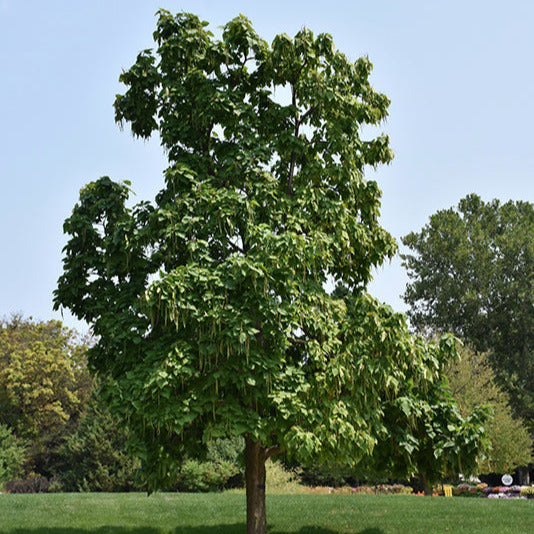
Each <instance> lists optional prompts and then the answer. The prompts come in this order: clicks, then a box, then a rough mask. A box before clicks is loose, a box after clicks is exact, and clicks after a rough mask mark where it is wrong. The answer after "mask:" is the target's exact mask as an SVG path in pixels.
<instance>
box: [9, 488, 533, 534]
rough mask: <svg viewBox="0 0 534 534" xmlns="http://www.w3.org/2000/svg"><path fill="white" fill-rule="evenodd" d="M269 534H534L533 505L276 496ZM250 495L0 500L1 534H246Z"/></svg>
mask: <svg viewBox="0 0 534 534" xmlns="http://www.w3.org/2000/svg"><path fill="white" fill-rule="evenodd" d="M267 522H268V525H269V534H290V533H298V534H307V533H309V534H341V533H352V534H356V533H358V534H390V533H403V534H416V533H424V534H429V533H457V532H461V533H464V532H466V533H475V532H476V533H489V534H491V533H495V534H497V533H498V534H504V533H510V534H522V533H525V534H527V533H528V534H531V533H532V532H534V501H526V500H490V499H466V498H452V499H445V498H442V497H441V498H424V497H413V496H395V495H392V496H388V495H378V496H374V495H358V496H356V495H271V496H268V497H267ZM244 531H245V498H244V495H240V494H235V493H234V494H232V493H222V494H168V493H166V494H156V495H152V496H150V497H147V496H146V495H144V494H134V493H130V494H95V493H93V494H91V493H86V494H83V493H82V494H37V495H12V494H4V495H0V533H2V534H240V533H244Z"/></svg>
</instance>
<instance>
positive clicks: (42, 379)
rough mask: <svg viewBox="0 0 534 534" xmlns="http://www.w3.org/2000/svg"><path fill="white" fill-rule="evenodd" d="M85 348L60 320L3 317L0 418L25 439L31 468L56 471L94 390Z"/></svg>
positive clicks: (46, 473)
mask: <svg viewBox="0 0 534 534" xmlns="http://www.w3.org/2000/svg"><path fill="white" fill-rule="evenodd" d="M85 349H86V344H85V343H84V340H82V339H79V338H78V336H77V334H76V333H75V332H74V331H73V330H70V329H68V328H65V327H64V326H63V325H62V324H61V322H59V321H47V322H36V321H33V320H32V319H31V318H30V319H23V318H22V317H21V316H18V315H15V316H13V317H11V318H10V319H3V320H1V321H0V424H4V425H6V426H7V427H8V428H9V429H10V430H11V431H12V432H13V434H14V435H15V436H17V438H19V439H22V440H25V442H26V452H25V463H24V473H25V474H29V473H31V472H36V473H39V474H41V475H44V476H52V474H53V472H54V469H55V463H56V461H57V448H58V447H59V445H60V444H61V442H62V440H63V439H64V436H65V435H67V434H68V433H69V432H70V431H71V430H72V429H73V428H74V427H75V426H76V423H77V420H78V418H79V416H80V413H81V412H82V411H83V407H84V404H85V402H86V400H87V399H88V396H89V393H90V390H91V377H90V375H89V373H88V371H87V368H86V363H85Z"/></svg>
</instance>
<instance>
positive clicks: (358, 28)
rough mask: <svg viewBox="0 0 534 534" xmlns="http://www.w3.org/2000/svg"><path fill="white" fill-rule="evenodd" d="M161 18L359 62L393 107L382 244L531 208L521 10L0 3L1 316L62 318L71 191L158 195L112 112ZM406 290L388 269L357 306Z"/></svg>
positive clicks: (526, 56)
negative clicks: (451, 213)
mask: <svg viewBox="0 0 534 534" xmlns="http://www.w3.org/2000/svg"><path fill="white" fill-rule="evenodd" d="M159 7H163V8H165V9H168V10H170V11H182V10H184V11H192V12H194V13H197V14H198V15H199V16H201V17H202V18H204V19H206V20H208V21H209V22H210V23H211V24H212V25H213V27H214V28H216V27H217V26H221V25H222V24H224V23H225V22H226V21H228V20H229V19H230V18H232V17H234V16H235V15H237V14H239V13H243V14H244V15H246V16H247V17H249V18H250V19H251V20H252V22H253V24H254V27H255V28H256V30H257V31H258V33H259V34H260V35H261V36H262V37H264V38H265V39H267V40H269V41H270V40H272V38H273V37H274V36H275V35H276V34H277V33H283V32H285V33H288V34H289V35H291V36H292V35H294V34H295V33H296V32H297V31H298V30H299V29H300V28H302V27H303V26H306V27H308V28H310V29H311V30H312V31H314V32H315V33H320V32H328V33H330V34H332V35H333V37H334V41H335V43H336V45H337V47H338V48H339V49H340V50H341V51H343V52H344V53H345V54H346V55H347V56H348V57H350V58H351V59H354V60H355V59H357V58H358V57H359V56H361V55H368V56H369V58H370V59H371V61H372V63H373V64H374V73H373V77H372V82H373V85H374V86H375V88H376V89H377V90H379V91H381V92H384V93H386V94H387V95H388V96H389V97H390V99H391V101H392V104H391V108H390V118H389V120H388V122H387V123H386V124H385V125H384V127H383V130H384V131H386V132H387V133H389V135H390V136H391V141H392V147H393V149H394V151H395V154H396V157H395V160H394V161H393V163H392V164H391V165H390V166H389V167H387V168H383V169H379V170H378V172H377V173H376V174H373V175H372V178H373V179H376V180H377V181H378V183H379V186H380V188H381V189H382V191H383V202H382V222H383V225H384V226H385V227H386V228H387V229H388V230H389V231H390V232H391V233H392V234H393V235H394V236H395V237H396V238H400V237H401V236H403V235H405V234H406V233H408V232H410V231H413V230H419V229H420V228H421V227H422V226H423V225H424V224H425V223H426V221H427V220H428V217H429V216H430V215H431V214H432V213H434V212H435V211H436V210H438V209H442V208H448V207H450V206H453V205H456V204H457V202H458V200H459V199H460V198H462V197H464V196H465V195H466V194H468V193H472V192H475V193H478V194H479V195H481V196H482V198H483V199H485V200H490V199H492V198H499V199H501V200H503V201H504V200H508V199H514V200H519V199H522V200H528V201H531V202H532V201H534V149H533V134H532V126H533V124H534V68H533V67H534V31H533V28H534V2H533V1H531V0H523V1H520V0H509V1H508V2H502V1H498V2H497V1H491V0H486V1H478V0H463V1H457V0H448V1H440V0H435V1H428V0H418V1H403V0H389V1H385V0H384V1H381V0H374V1H372V2H370V1H359V0H351V1H349V0H347V1H336V0H330V1H328V2H324V1H321V2H319V1H312V0H307V1H300V0H298V1H289V0H285V1H279V0H272V1H270V2H267V1H261V2H255V1H237V0H235V1H234V0H226V1H214V0H213V1H208V0H204V1H202V0H197V1H171V0H167V1H164V0H160V1H158V2H153V1H151V0H144V1H141V0H102V1H99V0H92V1H85V2H82V1H73V0H62V1H60V0H47V1H30V0H0V65H1V67H0V68H1V70H0V125H1V130H0V155H1V157H0V179H1V192H0V228H1V233H0V236H1V237H0V240H1V248H0V250H1V252H0V254H1V256H0V258H1V261H0V316H6V315H9V314H11V313H12V312H21V313H23V314H24V315H26V316H29V315H31V316H33V317H34V318H36V319H43V320H46V319H49V318H52V317H56V318H60V315H59V314H57V313H53V312H52V291H53V290H54V288H55V284H56V280H57V278H58V276H59V275H60V273H61V249H62V247H63V246H64V244H65V237H64V236H63V234H62V223H63V220H64V219H65V218H66V217H67V216H68V215H69V213H70V211H71V209H72V207H73V205H74V203H75V202H76V200H77V197H78V192H79V190H80V188H81V187H82V186H83V185H84V184H85V183H87V182H89V181H91V180H94V179H96V178H98V177H100V176H103V175H109V176H110V177H112V178H113V179H117V180H131V181H132V187H133V189H134V190H135V191H136V192H137V198H138V199H139V200H141V199H151V198H152V197H153V195H154V193H155V192H156V191H157V190H158V189H159V188H160V186H161V184H162V171H163V169H164V167H165V159H164V157H163V155H162V152H161V150H160V148H159V145H158V143H157V141H155V142H148V143H145V142H142V141H136V140H134V139H133V138H132V137H131V136H130V135H129V134H128V133H127V132H126V131H124V132H121V131H120V130H119V128H118V127H117V126H116V125H115V123H114V119H113V108H112V104H113V100H114V96H115V94H116V93H118V92H121V91H122V89H121V86H120V84H119V83H118V76H119V74H120V72H121V69H123V68H124V69H126V68H128V67H129V66H130V65H131V64H132V63H133V62H134V60H135V57H136V55H137V53H138V52H139V51H140V50H142V49H145V48H150V47H151V46H152V31H153V29H154V26H155V17H154V13H155V12H156V10H157V9H158V8H159ZM405 283H406V276H405V274H404V272H403V269H402V267H401V266H400V262H399V261H398V260H394V261H393V262H392V263H391V264H389V265H387V266H385V267H384V268H382V269H381V270H380V271H379V272H378V273H377V274H376V280H375V282H374V283H373V285H372V287H371V292H372V293H373V294H374V295H375V296H376V297H378V298H380V299H381V300H384V301H386V302H388V303H389V304H391V305H392V306H393V307H394V308H395V309H397V310H403V309H404V305H403V303H402V300H401V299H400V298H399V295H401V294H402V292H403V291H404V286H405ZM64 320H65V323H66V324H67V325H69V326H75V327H79V328H80V327H83V325H81V324H79V323H77V321H75V320H74V319H73V318H72V317H70V316H69V315H68V314H65V316H64Z"/></svg>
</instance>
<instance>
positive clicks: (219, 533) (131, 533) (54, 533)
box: [0, 523, 384, 534]
mask: <svg viewBox="0 0 534 534" xmlns="http://www.w3.org/2000/svg"><path fill="white" fill-rule="evenodd" d="M165 531H167V529H165ZM245 531H246V527H245V524H244V523H237V524H234V525H214V526H196V527H177V528H176V529H175V530H173V531H172V534H244V532H245ZM267 531H268V533H269V534H290V533H289V532H288V531H286V530H272V529H270V528H269V527H268V528H267ZM0 534H164V531H163V530H161V529H159V528H151V527H111V526H110V527H98V528H88V529H84V528H74V529H73V528H64V527H41V528H15V529H8V530H3V529H1V528H0ZM291 534H339V531H337V530H330V529H328V528H323V527H302V528H301V529H300V530H299V531H297V532H294V531H291ZM357 534H384V531H383V530H381V529H379V528H366V529H364V530H360V531H359V532H358V533H357Z"/></svg>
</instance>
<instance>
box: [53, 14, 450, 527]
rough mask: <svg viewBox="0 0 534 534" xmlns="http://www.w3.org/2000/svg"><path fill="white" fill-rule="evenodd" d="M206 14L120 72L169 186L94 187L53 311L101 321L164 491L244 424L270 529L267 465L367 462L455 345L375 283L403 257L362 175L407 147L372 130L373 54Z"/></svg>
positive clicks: (112, 379)
mask: <svg viewBox="0 0 534 534" xmlns="http://www.w3.org/2000/svg"><path fill="white" fill-rule="evenodd" d="M206 26H207V23H205V22H201V21H200V20H199V19H198V18H197V17H195V16H193V15H190V14H185V13H182V14H178V15H176V16H173V15H171V14H170V13H168V12H166V11H160V12H159V19H158V23H157V29H156V31H155V33H154V38H155V41H156V44H157V49H156V50H155V51H151V50H146V51H144V52H142V53H141V54H139V56H138V57H137V61H136V62H135V64H134V65H133V66H132V67H131V68H130V69H129V70H128V71H126V72H123V74H122V75H121V77H120V80H121V81H122V83H124V84H125V85H126V87H127V89H126V91H125V92H124V94H122V95H119V96H117V99H116V101H115V111H116V120H117V121H118V122H119V123H121V124H122V123H128V124H129V125H130V126H131V129H132V132H133V134H134V135H135V136H138V137H141V138H148V137H149V136H150V135H151V134H152V133H154V132H157V133H158V134H159V136H160V139H161V143H162V146H163V148H164V149H165V151H166V154H167V155H168V159H169V167H168V169H167V170H166V173H165V185H164V187H163V189H162V190H161V191H160V192H159V194H158V195H157V196H156V199H155V202H153V203H148V202H141V203H139V204H137V205H135V206H133V207H132V206H130V205H129V204H128V202H127V200H128V196H129V193H130V190H129V186H130V184H129V183H117V182H114V181H112V180H110V179H109V178H101V179H100V180H98V181H96V182H93V183H91V184H89V185H87V186H86V187H85V188H84V189H82V191H81V193H80V200H79V202H78V203H77V204H76V206H75V207H74V210H73V213H72V215H71V216H70V217H69V218H68V219H67V220H66V222H65V226H64V229H65V232H66V233H67V234H68V235H69V236H70V237H69V241H68V243H67V245H66V247H65V258H64V274H63V275H62V276H61V278H60V280H59V286H58V289H57V290H56V292H55V306H56V307H59V306H64V307H67V308H70V309H71V310H72V312H73V313H74V314H75V315H76V316H77V317H79V318H81V319H84V320H86V321H87V322H88V323H90V324H91V325H92V328H93V331H94V334H95V335H96V337H97V340H98V341H97V343H96V344H95V346H94V347H93V348H92V349H91V351H90V355H89V361H90V365H91V367H92V369H93V371H95V372H96V373H98V374H100V375H101V376H102V377H103V379H105V380H106V381H107V382H106V383H107V387H106V388H105V390H104V395H106V396H107V399H108V402H109V404H110V406H111V408H112V410H113V411H114V412H115V413H116V414H118V415H119V416H120V417H121V418H122V419H123V420H124V421H127V423H128V426H129V428H130V431H131V435H132V439H131V442H130V446H131V449H132V451H133V452H134V453H136V454H137V455H138V456H139V457H140V458H141V459H142V461H143V466H144V467H143V468H144V473H145V476H146V480H147V482H148V484H149V488H155V487H157V486H158V484H161V483H162V482H163V483H164V481H165V480H166V478H168V477H169V476H171V475H172V472H173V469H175V468H176V466H177V465H178V464H179V460H180V459H181V458H183V456H184V454H185V453H189V454H194V453H200V452H201V450H202V448H203V446H204V445H205V444H206V443H207V442H208V441H209V440H210V439H213V438H216V437H221V436H236V435H242V436H244V438H245V460H246V488H247V532H248V533H255V534H258V533H265V531H266V520H265V461H266V459H267V458H269V457H270V456H272V455H274V454H277V453H279V452H282V451H283V452H285V453H286V454H288V455H292V456H295V457H297V458H298V459H300V460H301V461H304V462H305V461H309V460H311V459H312V458H314V459H316V458H317V457H320V458H322V459H336V460H339V461H350V462H354V461H358V459H360V458H361V457H362V456H364V455H366V454H369V453H370V452H371V451H372V449H373V446H374V445H375V443H376V439H377V436H379V435H382V434H380V432H382V433H383V430H384V423H383V406H382V399H383V398H385V397H387V396H389V397H392V396H394V395H395V391H396V389H398V387H399V384H401V383H403V381H404V380H406V379H407V376H409V375H410V374H411V373H412V372H413V370H414V369H415V368H417V369H419V371H420V372H421V374H425V373H424V372H423V371H424V369H423V368H425V369H426V368H427V367H428V369H427V370H428V373H427V374H426V375H425V376H428V377H429V383H430V382H432V381H433V380H434V379H435V369H431V368H430V367H431V366H430V367H429V366H428V362H429V361H434V360H432V358H428V354H432V353H434V352H439V351H441V350H449V348H450V344H449V345H447V344H446V343H445V344H442V346H441V347H438V346H434V345H432V346H426V345H424V344H422V343H420V342H419V341H417V340H415V339H414V338H412V337H410V336H409V334H408V331H407V329H406V327H405V324H404V323H403V321H402V320H401V319H399V317H398V316H396V315H395V314H392V313H391V312H390V311H388V310H387V309H386V308H384V307H382V306H380V305H379V304H377V303H376V302H375V301H374V300H373V299H371V298H370V297H369V296H368V295H366V293H365V292H364V289H365V287H366V285H367V284H368V282H369V280H370V278H371V270H372V269H373V268H374V267H376V266H377V265H380V264H381V263H382V262H383V261H384V260H385V259H386V258H390V257H391V256H392V255H393V254H394V252H395V242H394V240H393V238H392V237H391V236H390V235H389V234H388V233H387V232H386V231H385V230H384V229H383V228H382V227H381V226H380V224H379V222H378V215H379V206H380V192H379V189H378V187H377V184H376V183H375V182H374V181H367V180H365V179H364V169H365V167H366V166H373V167H375V166H377V165H379V164H381V163H388V162H389V161H390V160H391V159H392V152H391V150H390V148H389V141H388V138H387V136H384V135H381V136H378V137H376V138H374V139H367V140H365V139H363V138H362V136H361V131H362V127H363V126H366V125H371V126H374V125H379V124H380V123H381V122H382V121H383V120H384V119H385V118H386V116H387V109H388V104H389V101H388V99H387V98H386V96H384V95H383V94H380V93H377V92H375V91H374V89H373V88H372V87H371V85H370V84H369V79H368V78H369V74H370V72H371V64H370V62H369V60H368V59H366V58H361V59H358V60H357V61H356V62H355V63H353V62H351V61H349V60H348V59H347V58H346V57H345V56H344V55H343V54H341V53H340V52H338V51H337V50H336V49H335V48H334V45H333V42H332V39H331V37H330V36H329V35H326V34H321V35H318V36H317V37H314V36H313V34H312V33H311V32H310V31H308V30H302V31H300V32H299V33H298V34H297V35H296V36H295V38H294V39H290V38H289V37H287V36H286V35H279V36H277V37H276V38H275V39H274V41H273V43H272V45H271V46H269V45H268V44H267V43H266V42H265V41H263V40H262V39H260V38H259V37H258V35H257V34H256V33H255V32H254V30H253V29H252V27H251V25H250V23H249V21H248V20H247V19H246V18H244V17H238V18H235V19H234V20H232V21H230V22H229V23H228V24H227V25H226V26H225V27H224V30H223V32H222V37H221V38H220V39H215V38H214V36H213V35H212V34H211V33H210V32H209V31H208V30H207V28H206ZM329 282H330V287H332V284H334V283H335V284H337V285H339V286H340V287H343V290H342V291H338V292H336V293H332V292H329V291H328V290H327V289H326V288H327V287H329ZM447 347H449V348H447Z"/></svg>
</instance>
